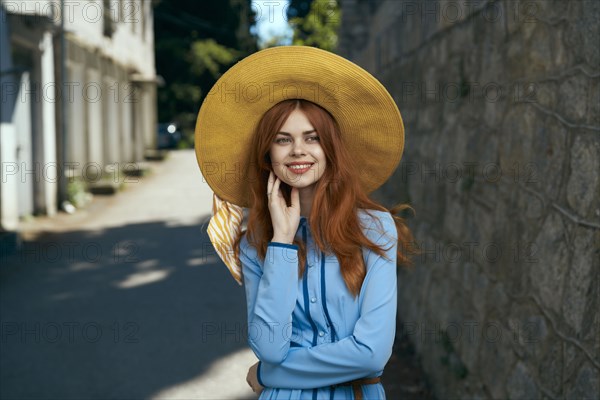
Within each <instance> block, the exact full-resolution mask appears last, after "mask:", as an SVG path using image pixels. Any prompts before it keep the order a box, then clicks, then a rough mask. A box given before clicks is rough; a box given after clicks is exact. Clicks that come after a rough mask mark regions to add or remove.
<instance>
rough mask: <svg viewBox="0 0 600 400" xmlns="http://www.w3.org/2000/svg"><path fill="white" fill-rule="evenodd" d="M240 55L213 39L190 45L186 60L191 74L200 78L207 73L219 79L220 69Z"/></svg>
mask: <svg viewBox="0 0 600 400" xmlns="http://www.w3.org/2000/svg"><path fill="white" fill-rule="evenodd" d="M242 54H243V53H242V52H241V51H238V50H235V49H231V48H228V47H225V46H222V45H220V44H218V43H217V42H216V41H215V40H214V39H206V40H197V41H195V42H193V43H192V46H191V49H190V51H189V52H188V54H187V59H188V62H189V63H190V68H191V72H192V73H193V74H195V75H198V76H200V75H202V74H204V73H205V72H206V71H208V72H209V73H210V75H211V76H212V77H213V78H215V79H219V75H220V74H219V71H220V70H221V67H222V66H223V65H230V64H232V63H233V62H234V61H236V60H237V59H238V58H239V57H241V56H242Z"/></svg>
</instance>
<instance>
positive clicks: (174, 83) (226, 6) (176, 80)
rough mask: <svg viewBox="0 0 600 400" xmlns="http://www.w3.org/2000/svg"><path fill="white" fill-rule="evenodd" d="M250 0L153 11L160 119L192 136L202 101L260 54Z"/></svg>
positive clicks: (188, 0)
mask: <svg viewBox="0 0 600 400" xmlns="http://www.w3.org/2000/svg"><path fill="white" fill-rule="evenodd" d="M250 3H251V1H250V0H229V1H206V2H205V1H197V0H176V1H174V0H161V1H159V2H157V3H156V5H155V9H154V16H155V22H154V30H155V49H156V50H155V54H156V69H157V73H158V74H159V75H161V76H162V77H163V78H164V80H165V85H164V86H163V87H159V88H158V110H159V111H158V120H159V121H160V122H168V121H175V122H177V123H178V124H179V125H180V126H181V127H182V128H183V130H184V133H185V132H186V131H187V133H188V136H189V133H190V131H192V132H193V128H194V125H195V121H196V116H197V114H198V110H199V108H200V105H201V103H202V99H203V97H204V96H205V95H206V94H207V93H208V91H209V90H210V89H211V88H212V86H213V85H214V83H215V82H216V80H217V79H218V78H219V77H220V76H221V75H222V74H223V73H224V72H225V71H226V70H227V69H228V68H229V67H230V66H231V65H233V64H234V63H235V62H236V61H237V60H239V59H241V58H243V57H245V56H246V55H249V54H250V53H253V52H255V51H256V50H257V40H256V37H254V36H253V35H252V34H251V33H250V26H251V25H252V24H253V23H254V18H255V16H254V12H253V11H252V9H251V7H250Z"/></svg>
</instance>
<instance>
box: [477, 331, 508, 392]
mask: <svg viewBox="0 0 600 400" xmlns="http://www.w3.org/2000/svg"><path fill="white" fill-rule="evenodd" d="M481 332H482V335H483V336H482V342H481V345H480V346H479V372H480V374H481V377H482V383H483V384H484V385H485V388H486V389H487V391H488V392H489V394H490V397H492V398H494V399H505V398H506V397H507V391H506V390H507V387H506V378H507V375H508V373H509V372H510V368H511V365H514V363H515V362H516V355H515V353H514V352H513V350H512V346H511V344H510V337H508V336H507V335H506V327H505V326H503V325H502V324H501V323H500V321H499V320H497V319H488V320H487V321H485V322H484V325H483V327H482V331H481Z"/></svg>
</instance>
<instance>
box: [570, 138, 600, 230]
mask: <svg viewBox="0 0 600 400" xmlns="http://www.w3.org/2000/svg"><path fill="white" fill-rule="evenodd" d="M570 155H571V175H570V176H569V181H568V183H567V202H568V203H569V206H571V208H572V209H573V210H575V212H576V213H577V214H579V215H580V216H581V217H583V218H590V217H593V218H597V216H598V215H599V214H600V195H599V194H600V174H598V171H600V138H599V137H598V136H584V135H578V136H576V137H575V140H574V143H573V146H572V147H571V154H570Z"/></svg>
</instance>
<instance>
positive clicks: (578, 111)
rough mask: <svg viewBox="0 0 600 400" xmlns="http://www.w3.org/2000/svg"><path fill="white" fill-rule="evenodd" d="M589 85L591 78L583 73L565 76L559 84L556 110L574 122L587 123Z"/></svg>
mask: <svg viewBox="0 0 600 400" xmlns="http://www.w3.org/2000/svg"><path fill="white" fill-rule="evenodd" d="M589 85H590V80H589V78H588V77H586V76H585V75H583V74H582V73H577V74H574V75H571V76H568V77H566V78H564V80H562V81H561V82H560V83H559V85H558V101H557V108H556V110H555V112H556V113H558V114H559V115H560V116H562V117H563V118H565V119H566V120H567V121H570V122H572V123H576V124H581V123H585V122H586V113H587V112H588V110H587V100H588V90H589Z"/></svg>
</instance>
